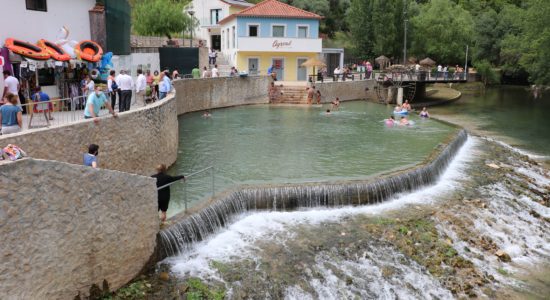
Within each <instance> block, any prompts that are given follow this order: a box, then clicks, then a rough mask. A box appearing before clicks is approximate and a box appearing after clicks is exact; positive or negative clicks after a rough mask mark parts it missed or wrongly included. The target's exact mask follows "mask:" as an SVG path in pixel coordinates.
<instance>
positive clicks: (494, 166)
mask: <svg viewBox="0 0 550 300" xmlns="http://www.w3.org/2000/svg"><path fill="white" fill-rule="evenodd" d="M486 165H487V167H489V168H493V169H496V170H498V169H500V167H499V166H498V165H496V164H486Z"/></svg>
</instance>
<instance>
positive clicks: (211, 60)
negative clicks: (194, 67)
mask: <svg viewBox="0 0 550 300" xmlns="http://www.w3.org/2000/svg"><path fill="white" fill-rule="evenodd" d="M216 56H217V54H216V50H214V49H212V48H210V52H208V64H209V65H214V64H216Z"/></svg>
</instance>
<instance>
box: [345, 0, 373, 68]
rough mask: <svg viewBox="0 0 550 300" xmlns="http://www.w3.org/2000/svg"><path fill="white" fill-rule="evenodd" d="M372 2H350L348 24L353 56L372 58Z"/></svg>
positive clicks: (356, 0) (357, 0) (354, 0)
mask: <svg viewBox="0 0 550 300" xmlns="http://www.w3.org/2000/svg"><path fill="white" fill-rule="evenodd" d="M371 11H372V1H364V0H352V1H351V5H350V9H349V14H348V24H349V29H350V33H351V36H352V37H353V42H354V47H353V50H354V52H355V56H357V57H358V58H369V57H373V56H374V52H373V48H374V39H373V29H372V27H373V22H372V13H371Z"/></svg>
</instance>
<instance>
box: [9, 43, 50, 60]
mask: <svg viewBox="0 0 550 300" xmlns="http://www.w3.org/2000/svg"><path fill="white" fill-rule="evenodd" d="M5 46H6V48H8V49H9V50H10V51H11V52H13V53H16V54H19V55H21V56H24V57H28V58H32V59H36V60H48V59H49V58H50V54H49V53H48V52H46V51H44V49H42V48H40V47H38V46H36V45H34V44H31V43H27V42H23V41H20V40H16V39H13V38H9V39H6V42H5Z"/></svg>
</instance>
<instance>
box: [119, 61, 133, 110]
mask: <svg viewBox="0 0 550 300" xmlns="http://www.w3.org/2000/svg"><path fill="white" fill-rule="evenodd" d="M118 80H119V81H120V83H119V84H118V87H119V88H120V101H119V104H118V111H119V112H125V111H128V110H130V105H131V103H132V88H133V86H134V81H133V80H132V77H130V75H128V74H126V71H124V70H121V71H120V76H119V78H118Z"/></svg>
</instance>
